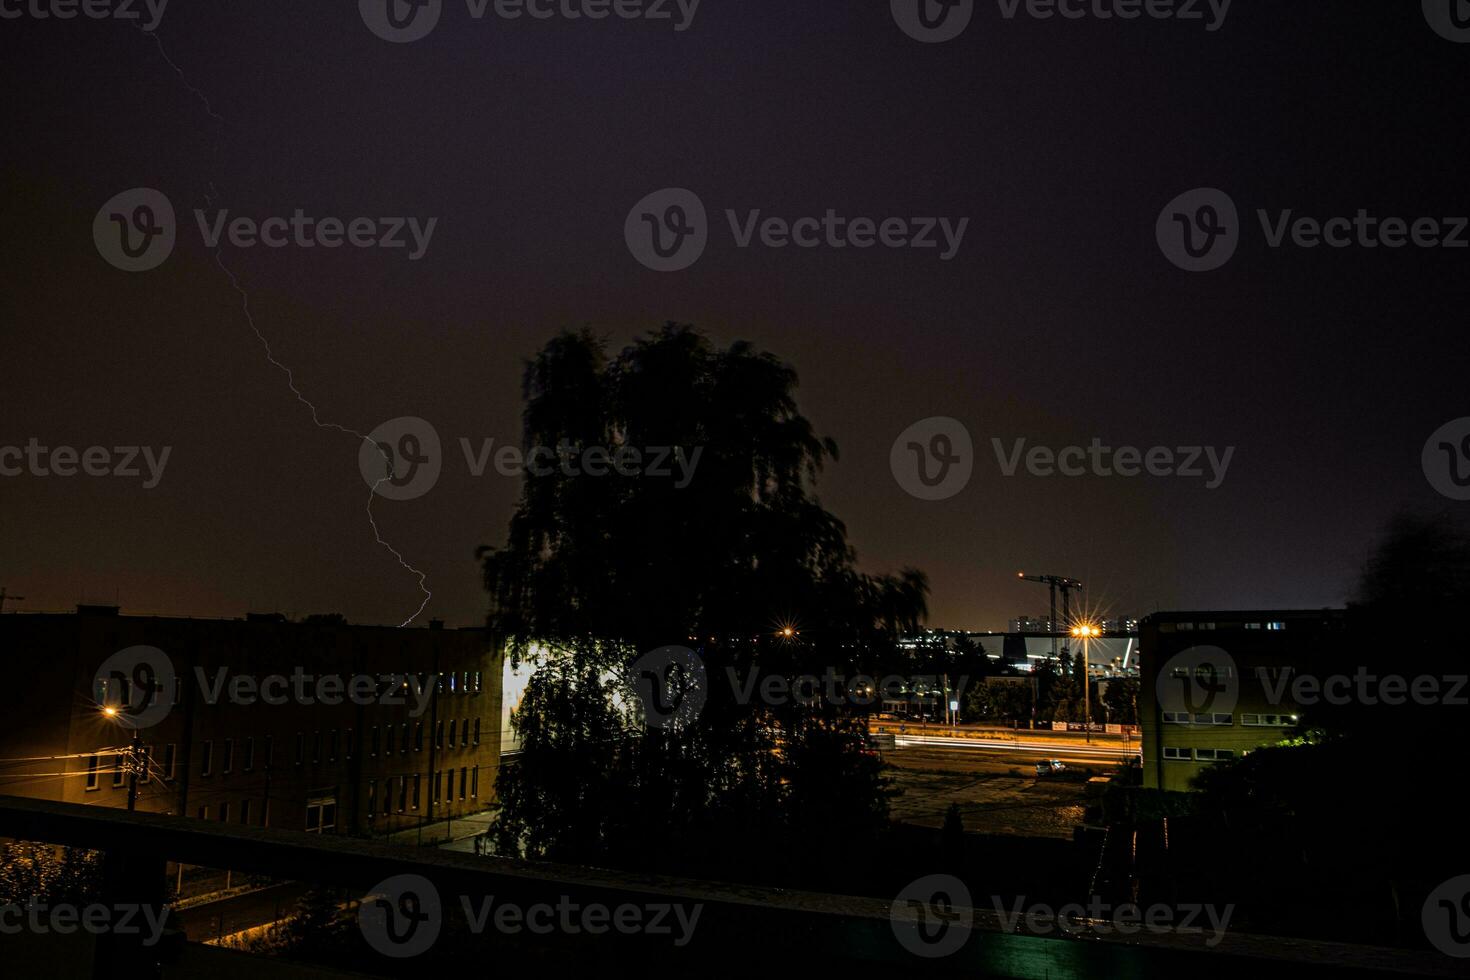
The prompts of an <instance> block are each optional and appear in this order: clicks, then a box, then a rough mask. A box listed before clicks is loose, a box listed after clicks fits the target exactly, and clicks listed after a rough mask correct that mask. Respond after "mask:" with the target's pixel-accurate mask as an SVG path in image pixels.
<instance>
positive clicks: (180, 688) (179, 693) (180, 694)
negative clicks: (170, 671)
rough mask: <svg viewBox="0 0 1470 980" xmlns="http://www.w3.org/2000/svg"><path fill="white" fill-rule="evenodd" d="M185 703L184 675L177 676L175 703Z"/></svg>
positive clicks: (175, 679)
mask: <svg viewBox="0 0 1470 980" xmlns="http://www.w3.org/2000/svg"><path fill="white" fill-rule="evenodd" d="M183 703H184V679H183V678H182V677H175V678H174V704H183Z"/></svg>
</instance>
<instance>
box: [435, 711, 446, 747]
mask: <svg viewBox="0 0 1470 980" xmlns="http://www.w3.org/2000/svg"><path fill="white" fill-rule="evenodd" d="M434 748H436V749H442V748H444V719H443V718H440V719H439V720H438V721H436V722H435V723H434Z"/></svg>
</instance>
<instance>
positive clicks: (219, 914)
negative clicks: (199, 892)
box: [169, 881, 307, 942]
mask: <svg viewBox="0 0 1470 980" xmlns="http://www.w3.org/2000/svg"><path fill="white" fill-rule="evenodd" d="M306 891H307V886H306V885H304V884H302V883H300V882H295V881H288V882H283V883H282V884H279V885H271V886H269V887H267V888H262V889H260V890H258V891H253V892H246V893H245V894H243V895H233V896H231V897H230V898H225V899H221V900H220V901H218V902H210V903H209V904H207V905H196V906H194V907H193V908H188V909H184V910H183V911H181V912H174V913H173V914H172V915H170V916H169V919H170V924H171V925H172V926H173V927H174V928H181V929H183V930H184V934H185V935H187V936H188V937H189V940H190V941H191V942H207V941H208V940H211V939H215V938H216V937H218V936H221V935H225V936H228V935H230V934H232V933H236V932H240V931H242V930H245V929H250V928H253V927H255V926H261V925H265V924H267V923H270V922H275V921H277V920H279V919H280V918H281V917H283V916H287V915H290V914H291V912H292V910H294V909H295V907H296V900H297V899H298V898H300V897H301V896H302V895H304V894H306Z"/></svg>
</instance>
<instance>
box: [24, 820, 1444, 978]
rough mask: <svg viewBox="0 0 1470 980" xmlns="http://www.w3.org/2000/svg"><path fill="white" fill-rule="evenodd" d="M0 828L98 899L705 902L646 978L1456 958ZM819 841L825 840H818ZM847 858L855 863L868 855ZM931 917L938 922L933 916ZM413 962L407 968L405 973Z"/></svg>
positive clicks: (1365, 968) (651, 962)
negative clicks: (334, 889)
mask: <svg viewBox="0 0 1470 980" xmlns="http://www.w3.org/2000/svg"><path fill="white" fill-rule="evenodd" d="M0 836H3V837H11V838H18V839H23V840H32V841H45V842H50V843H53V844H64V845H70V846H74V847H85V848H91V849H95V850H100V851H102V852H103V853H104V855H105V861H104V866H105V874H104V882H105V884H104V888H105V891H106V894H104V895H103V896H102V897H101V899H100V900H101V901H102V902H103V903H104V904H116V903H128V904H151V905H154V906H159V905H162V904H163V900H164V880H163V879H164V865H165V863H166V862H167V861H183V862H186V863H189V864H196V865H204V866H208V867H229V868H233V869H235V870H236V871H241V872H246V873H256V874H265V875H270V876H273V877H276V878H280V879H283V880H293V881H306V882H313V883H323V884H331V885H336V886H340V887H344V888H348V889H361V890H362V892H363V893H367V892H369V891H371V890H372V889H373V888H374V887H376V886H377V885H378V884H379V883H381V882H382V881H383V880H384V879H387V878H390V877H392V876H395V875H417V876H420V877H422V878H423V879H426V880H427V881H428V882H430V883H431V884H432V885H433V887H434V888H435V889H437V891H438V893H439V895H440V896H442V897H443V900H444V905H445V907H446V908H448V907H451V906H457V904H458V896H470V897H471V900H473V901H478V900H479V897H481V896H490V895H493V896H496V897H497V899H499V900H502V901H513V902H516V903H518V904H520V905H522V906H529V905H531V904H535V903H547V902H549V903H551V904H552V905H556V904H557V903H558V902H559V901H563V900H568V899H569V900H570V901H572V902H575V903H578V904H580V905H583V906H586V905H591V904H594V903H599V904H602V905H605V906H607V907H609V908H615V907H618V906H620V905H622V904H624V903H634V904H648V903H649V902H651V901H658V902H670V903H682V904H684V905H691V904H698V905H699V906H701V907H702V908H701V913H700V917H699V920H698V927H697V929H695V930H694V931H693V932H692V934H691V935H690V936H689V942H688V944H687V945H686V946H684V947H683V948H681V949H678V950H674V949H672V948H671V945H672V944H671V942H670V940H669V938H668V936H667V935H660V936H655V935H644V936H640V937H637V938H636V939H635V940H634V941H633V942H631V943H625V942H622V941H621V940H620V941H619V943H618V945H617V946H616V949H617V951H618V956H619V957H627V956H636V957H637V958H638V960H637V964H636V965H637V967H638V969H639V970H640V971H642V972H645V973H648V974H650V975H657V974H659V973H662V972H665V971H666V970H667V969H671V968H672V967H670V964H671V963H673V962H677V963H678V964H680V965H681V969H680V970H679V972H678V973H677V974H675V975H683V973H684V972H685V971H687V970H688V969H689V968H690V965H691V964H704V965H706V966H708V967H711V968H715V969H718V970H719V972H725V971H727V970H730V969H746V970H751V971H756V970H759V971H762V972H765V971H769V970H770V969H771V968H772V967H778V968H780V970H781V972H783V973H784V972H788V969H789V968H792V967H795V966H797V965H801V966H812V967H818V968H821V969H823V970H826V971H831V970H834V969H839V970H840V969H844V968H851V969H858V970H866V969H874V970H879V969H881V970H882V971H884V972H885V973H891V974H892V975H908V974H911V973H913V972H916V971H919V970H926V971H927V970H928V969H935V968H937V969H939V970H942V971H943V972H945V973H947V974H953V975H968V976H977V977H1018V978H1031V977H1036V978H1043V977H1165V976H1188V977H1190V978H1191V980H1199V978H1214V977H1221V978H1224V977H1231V978H1237V977H1239V976H1241V975H1250V974H1251V973H1253V972H1257V971H1260V970H1262V969H1264V970H1267V971H1274V970H1276V969H1278V968H1282V969H1286V970H1289V971H1290V973H1291V975H1292V976H1294V977H1298V978H1304V977H1305V978H1312V977H1323V978H1326V977H1329V976H1330V977H1362V978H1367V977H1389V976H1397V977H1402V976H1404V975H1406V974H1407V975H1419V976H1458V975H1460V974H1459V973H1458V972H1457V970H1456V969H1454V968H1453V967H1454V964H1453V961H1450V960H1448V959H1446V958H1443V957H1440V956H1438V955H1432V954H1420V953H1414V952H1404V951H1396V950H1384V949H1373V948H1367V947H1351V946H1337V945H1333V944H1330V943H1307V942H1294V941H1290V940H1277V939H1265V938H1260V937H1250V936H1246V937H1242V936H1239V935H1231V936H1229V937H1227V939H1226V941H1225V942H1222V943H1221V944H1220V945H1219V947H1218V948H1216V949H1214V950H1209V949H1206V948H1205V943H1204V939H1203V937H1201V936H1197V935H1186V934H1183V933H1171V934H1167V935H1162V936H1135V937H1133V938H1132V939H1130V940H1129V941H1127V942H1124V941H1119V940H1116V939H1111V940H1110V939H1102V938H1101V937H1098V936H1093V937H1084V939H1083V940H1078V939H1059V938H1041V937H1037V936H1027V935H1017V934H1011V933H1006V932H1005V931H1004V930H1003V927H1002V925H1001V919H1000V916H999V915H998V914H997V913H996V912H994V911H991V910H990V909H982V908H978V907H977V908H976V909H975V910H974V927H973V930H972V934H970V935H969V936H968V938H967V939H966V941H965V942H964V944H963V946H962V947H961V948H960V949H959V950H958V951H957V952H955V953H954V954H952V955H950V956H948V957H946V958H944V959H942V960H937V959H936V960H924V959H922V958H920V957H918V956H916V955H915V954H914V953H913V952H911V951H910V950H909V949H908V948H906V947H905V946H904V944H903V943H902V942H900V940H899V938H898V932H897V930H896V928H895V926H896V925H897V926H898V927H899V928H902V927H903V926H909V927H912V926H913V925H914V924H915V923H918V922H920V921H921V918H922V916H921V915H920V914H919V913H916V912H915V910H914V909H912V908H908V907H905V906H903V905H902V904H899V905H896V906H894V907H893V908H890V902H888V901H886V900H882V899H874V898H861V897H852V896H840V895H825V894H816V893H809V892H796V891H789V890H782V889H771V888H758V887H749V886H740V885H731V884H723V883H717V882H706V881H695V880H689V879H678V878H671V877H664V876H658V875H647V874H638V873H633V872H624V871H609V870H598V869H592V868H583V867H572V866H566V865H552V864H544V863H537V862H527V861H516V860H510V859H506V858H496V857H478V856H476V855H473V854H464V853H458V852H449V851H431V850H421V849H417V848H404V847H393V846H391V845H386V844H382V843H377V842H372V841H361V840H357V839H352V838H341V837H338V838H333V837H321V836H319V835H311V834H305V833H296V832H291V831H281V830H268V829H263V828H255V827H246V826H241V825H238V824H229V825H226V824H220V823H217V822H209V821H198V820H191V819H181V818H178V817H172V816H166V815H162V814H151V813H128V812H126V811H123V810H118V809H113V808H108V807H96V806H82V805H78V804H70V803H55V802H50V801H43V800H33V799H23V798H17V797H4V796H0ZM824 845H825V842H823V841H820V840H816V841H813V842H812V845H811V846H813V847H822V846H824ZM710 846H711V847H717V846H719V841H717V840H712V841H710ZM781 859H782V855H780V854H772V855H771V860H772V861H780V860H781ZM854 859H855V860H861V856H860V855H859V856H856V857H855V858H854ZM926 870H927V869H926ZM977 898H978V896H977ZM980 904H981V903H980V902H977V906H978V905H980ZM927 924H928V925H929V926H930V927H931V928H932V927H933V925H934V920H933V919H932V917H931V918H930V919H928V920H927ZM494 936H495V933H494V932H493V930H492V931H491V932H489V933H487V934H486V936H485V939H484V941H485V943H486V950H485V954H486V956H487V957H488V959H487V960H486V962H487V964H493V962H494V959H493V957H494V952H495V948H494V945H493V944H494ZM1087 938H1091V939H1093V940H1098V941H1086V939H1087ZM543 941H545V942H547V943H548V944H552V945H553V946H554V944H555V943H556V942H557V936H556V934H555V933H553V934H551V935H549V936H546V937H544V940H543ZM121 942H122V940H121V939H120V937H109V947H108V949H107V951H106V955H105V956H104V955H98V957H97V958H96V960H95V962H96V963H97V964H98V972H97V973H96V974H95V975H97V976H102V975H106V976H109V977H118V976H127V977H130V978H131V977H134V976H138V977H142V976H147V975H148V973H147V967H146V963H147V961H148V959H149V958H150V957H149V956H148V955H144V953H145V951H141V950H138V949H132V948H129V947H127V946H125V945H121ZM1268 960H1270V961H1274V962H1270V963H1268V962H1266V961H1268ZM395 964H396V965H395ZM409 965H410V963H409V962H406V961H402V960H399V961H394V962H393V963H389V962H387V961H385V963H384V966H385V967H388V968H392V969H396V970H398V971H400V972H402V971H403V970H404V968H405V967H407V966H409ZM623 965H624V966H626V965H627V964H623ZM130 971H132V972H130ZM137 971H142V972H137ZM267 971H268V968H267ZM411 974H412V971H411V970H409V972H408V973H406V974H405V975H411ZM1267 975H1271V973H1269V972H1268V973H1267Z"/></svg>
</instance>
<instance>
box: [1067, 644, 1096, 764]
mask: <svg viewBox="0 0 1470 980" xmlns="http://www.w3.org/2000/svg"><path fill="white" fill-rule="evenodd" d="M1101 634H1102V630H1100V629H1098V628H1097V627H1096V626H1087V625H1084V626H1073V627H1072V635H1073V636H1075V637H1078V638H1080V639H1081V640H1082V717H1083V722H1082V727H1083V732H1084V738H1085V740H1086V742H1087V744H1088V745H1091V744H1092V671H1091V669H1090V667H1091V665H1090V663H1089V657H1088V653H1089V651H1088V641H1089V640H1091V639H1092V638H1093V637H1094V636H1100V635H1101Z"/></svg>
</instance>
